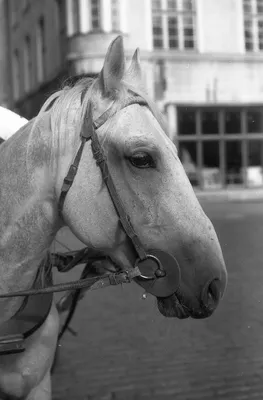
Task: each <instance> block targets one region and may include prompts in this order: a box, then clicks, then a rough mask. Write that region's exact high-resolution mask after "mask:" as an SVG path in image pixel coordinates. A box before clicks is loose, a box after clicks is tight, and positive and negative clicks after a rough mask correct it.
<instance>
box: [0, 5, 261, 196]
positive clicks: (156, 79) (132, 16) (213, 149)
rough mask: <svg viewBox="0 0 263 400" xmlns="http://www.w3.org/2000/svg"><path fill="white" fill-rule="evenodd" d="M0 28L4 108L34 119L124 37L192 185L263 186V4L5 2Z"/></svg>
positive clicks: (88, 73) (0, 102)
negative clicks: (59, 91) (48, 101)
mask: <svg viewBox="0 0 263 400" xmlns="http://www.w3.org/2000/svg"><path fill="white" fill-rule="evenodd" d="M0 29H1V32H0V74H1V75H0V105H4V106H6V107H8V108H10V109H12V110H14V111H16V112H18V113H19V114H20V115H22V116H23V117H25V118H32V117H34V116H35V115H36V114H37V113H38V111H39V108H40V107H41V105H42V104H43V102H44V100H45V99H46V98H47V97H48V96H49V95H50V94H51V93H53V92H54V91H55V90H57V89H58V88H60V87H61V85H62V84H63V83H64V82H65V80H66V79H69V80H70V81H71V82H74V81H75V80H77V79H79V78H80V77H83V76H94V75H96V74H98V72H99V71H100V69H101V67H102V63H103V58H104V56H105V52H106V49H107V47H108V45H109V43H110V42H111V41H112V40H113V39H114V38H115V37H116V36H117V35H118V34H122V35H123V37H124V40H125V49H126V55H127V59H129V58H130V57H131V55H132V53H133V51H134V50H135V48H136V47H139V48H140V50H141V61H142V68H143V72H144V79H145V85H146V87H147V90H148V92H149V94H150V95H151V97H152V98H154V99H155V100H156V101H157V102H158V104H159V107H160V109H161V110H162V111H163V112H164V113H165V114H166V116H167V120H168V122H169V129H170V134H171V136H172V138H173V140H174V141H175V142H176V143H177V144H178V148H179V152H180V157H181V160H182V162H183V164H184V166H185V169H186V171H187V174H188V176H189V179H190V180H191V183H192V184H193V186H195V187H196V188H197V189H198V190H211V189H212V190H220V189H222V188H227V189H231V190H232V189H235V188H240V187H242V188H243V187H247V188H252V189H255V188H260V187H262V186H263V175H262V155H263V147H262V133H263V113H262V107H261V105H262V101H263V81H262V76H263V75H262V71H263V70H262V62H263V56H262V54H263V2H262V0H220V1H219V0H0Z"/></svg>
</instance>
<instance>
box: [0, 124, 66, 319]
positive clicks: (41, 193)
mask: <svg viewBox="0 0 263 400" xmlns="http://www.w3.org/2000/svg"><path fill="white" fill-rule="evenodd" d="M29 131H30V127H27V126H26V127H24V128H22V130H21V132H20V133H19V134H18V135H15V136H14V137H13V138H12V139H11V140H10V141H8V142H6V143H4V144H3V145H2V146H1V148H0V189H1V190H0V204H1V207H0V292H1V293H7V292H10V291H15V290H23V289H27V288H30V287H31V286H32V284H33V281H34V279H35V276H36V273H37V270H38V267H39V264H40V262H41V260H43V257H45V254H46V252H47V250H48V249H49V247H50V245H51V243H52V241H53V239H54V237H55V235H56V232H57V231H58V228H59V227H58V222H57V208H56V201H55V196H54V189H53V182H52V177H51V174H50V173H49V168H48V162H47V154H48V151H47V143H43V142H42V140H41V139H40V137H37V138H36V140H35V142H34V145H33V152H32V157H31V160H30V161H31V163H32V164H33V165H32V168H30V170H28V169H27V165H26V157H27V147H26V143H27V139H28V135H29ZM22 300H23V299H22ZM22 300H21V299H20V298H12V299H7V300H2V301H1V303H0V307H1V315H0V322H1V321H4V320H7V319H9V318H10V317H11V316H12V315H14V313H15V312H16V311H17V310H18V308H19V307H20V305H21V301H22ZM2 310H3V311H2Z"/></svg>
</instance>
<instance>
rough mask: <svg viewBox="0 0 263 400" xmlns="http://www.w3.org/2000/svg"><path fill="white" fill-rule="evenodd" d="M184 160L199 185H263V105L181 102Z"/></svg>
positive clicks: (180, 135)
mask: <svg viewBox="0 0 263 400" xmlns="http://www.w3.org/2000/svg"><path fill="white" fill-rule="evenodd" d="M176 111H177V112H176V114H177V124H176V125H177V135H176V136H175V139H174V140H175V142H176V144H177V146H178V150H179V156H180V159H181V162H182V164H183V166H184V168H185V170H186V173H187V175H188V177H189V179H190V181H191V183H192V185H193V186H194V187H196V188H199V189H203V190H213V189H223V188H238V187H239V188H241V187H246V188H259V187H263V169H262V167H263V107H262V106H260V105H258V106H239V107H237V106H235V107H234V106H220V107H214V106H213V107H212V106H211V107H207V106H188V105H187V106H177V107H176Z"/></svg>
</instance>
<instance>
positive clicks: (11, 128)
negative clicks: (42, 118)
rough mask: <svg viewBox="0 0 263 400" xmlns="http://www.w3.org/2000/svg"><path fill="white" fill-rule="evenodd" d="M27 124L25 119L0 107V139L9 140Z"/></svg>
mask: <svg viewBox="0 0 263 400" xmlns="http://www.w3.org/2000/svg"><path fill="white" fill-rule="evenodd" d="M27 122H28V120H27V119H26V118H23V117H20V115H18V114H16V113H14V112H13V111H10V110H8V109H7V108H4V107H0V138H2V139H4V140H7V139H9V138H10V137H11V136H12V135H13V134H14V133H15V132H16V131H18V129H20V128H21V126H23V125H25V124H26V123H27Z"/></svg>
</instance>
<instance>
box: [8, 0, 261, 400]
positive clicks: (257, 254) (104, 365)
mask: <svg viewBox="0 0 263 400" xmlns="http://www.w3.org/2000/svg"><path fill="white" fill-rule="evenodd" d="M119 34H121V35H123V37H124V44H125V50H126V56H127V60H129V59H130V58H131V56H132V54H133V52H134V50H135V49H136V48H137V47H139V48H140V50H141V64H142V70H143V75H144V80H145V85H146V87H147V90H148V92H149V94H150V95H151V97H152V98H153V99H154V100H155V101H156V102H157V104H158V106H159V108H160V110H161V111H162V112H163V113H164V114H165V116H166V118H167V122H168V126H169V132H170V136H171V137H172V140H173V141H174V142H175V143H176V145H177V146H178V150H179V156H180V158H181V161H182V163H183V165H184V168H185V170H186V173H187V175H188V177H189V179H190V181H191V183H192V185H193V187H194V189H195V191H196V193H197V195H198V197H199V198H200V201H201V202H202V205H203V207H204V209H205V211H206V212H207V214H208V215H209V217H210V218H211V219H212V222H213V223H214V225H215V227H216V230H217V232H218V235H219V239H220V242H221V245H222V248H223V252H224V255H225V259H226V264H227V267H228V272H229V285H228V290H227V294H226V296H225V299H224V301H223V302H222V305H220V307H219V309H218V311H217V312H216V313H215V315H213V316H212V317H211V318H209V319H208V320H204V321H193V320H186V321H178V320H167V319H164V318H163V317H162V316H160V315H159V313H158V311H157V309H156V306H155V304H154V299H152V298H151V297H148V298H147V299H146V300H142V293H141V289H140V288H138V287H135V285H132V286H129V287H127V288H126V287H125V288H123V289H122V288H114V290H113V289H112V288H109V289H105V290H104V291H103V292H101V291H99V292H92V293H89V294H87V295H86V297H85V299H84V300H83V301H82V303H81V305H80V307H79V310H78V312H77V315H76V318H75V320H74V328H75V329H77V330H78V331H79V336H78V338H77V339H76V338H74V337H72V336H70V335H69V334H67V335H66V337H65V339H63V343H62V347H61V352H60V364H59V366H58V368H57V370H56V372H55V375H54V379H53V382H54V398H55V399H57V400H61V399H64V398H70V399H77V400H78V399H79V400H80V399H81V400H83V399H95V398H96V399H168V398H169V399H178V400H188V399H189V400H190V399H198V400H204V399H208V400H210V399H220V400H221V399H231V400H232V399H234V400H244V399H247V400H254V399H261V400H262V398H263V307H261V305H262V302H263V266H262V263H263V246H262V237H263V173H262V166H263V108H262V104H263V0H0V106H4V107H6V108H9V109H11V110H13V111H15V112H17V113H18V114H20V115H21V116H23V117H25V118H28V119H29V118H33V117H34V116H35V115H36V114H37V113H38V111H39V109H40V107H41V106H42V104H43V103H44V101H45V100H46V99H47V97H48V96H49V95H50V94H52V93H53V92H54V91H56V90H57V89H59V88H60V87H61V86H62V85H63V84H64V83H65V81H67V80H69V81H70V82H73V83H74V82H75V81H77V80H78V79H80V78H81V77H83V76H95V75H97V74H98V73H99V71H100V70H101V68H102V64H103V59H104V57H105V53H106V50H107V47H108V45H109V43H110V42H111V41H112V40H113V39H114V38H115V37H116V36H117V35H119ZM59 239H60V241H61V243H62V245H61V246H62V247H61V250H62V249H64V250H65V248H64V247H63V246H64V245H66V246H67V247H69V248H70V249H73V248H76V247H78V246H83V245H82V244H80V243H79V242H78V241H76V239H75V238H74V237H73V236H72V235H71V233H69V232H68V231H64V232H62V233H61V234H60V237H59ZM72 274H73V275H72V277H73V278H77V277H78V273H77V272H76V271H73V272H72ZM67 278H68V277H66V278H65V280H68V279H67ZM59 279H62V278H59ZM63 279H64V277H63Z"/></svg>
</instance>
